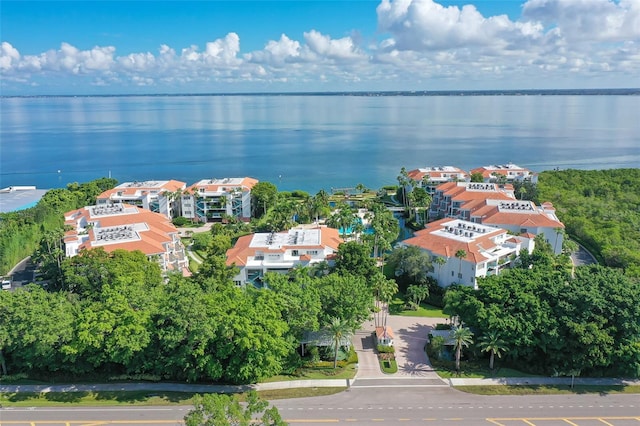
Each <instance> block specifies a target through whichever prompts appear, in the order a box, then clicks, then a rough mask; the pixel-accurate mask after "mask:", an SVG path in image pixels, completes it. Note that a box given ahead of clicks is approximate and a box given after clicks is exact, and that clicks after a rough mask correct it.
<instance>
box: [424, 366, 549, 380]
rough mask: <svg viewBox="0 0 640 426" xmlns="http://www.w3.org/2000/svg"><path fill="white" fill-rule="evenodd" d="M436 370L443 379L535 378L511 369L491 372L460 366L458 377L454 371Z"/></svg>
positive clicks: (532, 375) (497, 369)
mask: <svg viewBox="0 0 640 426" xmlns="http://www.w3.org/2000/svg"><path fill="white" fill-rule="evenodd" d="M434 368H436V372H437V373H438V375H439V376H440V377H442V378H443V379H493V378H496V377H537V376H536V375H535V374H527V373H523V372H522V371H518V370H514V369H513V368H506V367H504V368H496V369H495V370H494V371H493V372H492V371H491V370H489V368H482V367H480V368H473V367H470V368H466V366H464V365H463V366H462V371H461V372H460V374H459V375H458V374H457V373H456V371H455V370H449V369H446V370H445V369H440V368H438V367H435V366H434Z"/></svg>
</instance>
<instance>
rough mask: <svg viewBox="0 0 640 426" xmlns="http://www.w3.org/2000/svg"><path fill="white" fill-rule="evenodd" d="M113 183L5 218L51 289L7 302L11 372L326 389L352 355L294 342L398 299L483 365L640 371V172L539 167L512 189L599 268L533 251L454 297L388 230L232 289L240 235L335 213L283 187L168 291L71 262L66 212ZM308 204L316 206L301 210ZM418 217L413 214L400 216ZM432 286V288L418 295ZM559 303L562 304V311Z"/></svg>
mask: <svg viewBox="0 0 640 426" xmlns="http://www.w3.org/2000/svg"><path fill="white" fill-rule="evenodd" d="M115 184H116V182H115V180H113V179H107V178H102V179H98V180H96V181H92V182H88V183H82V184H78V183H73V184H69V185H68V186H67V188H66V189H55V190H51V191H49V192H48V193H47V194H45V196H44V197H43V199H42V200H41V201H40V202H39V203H38V205H36V207H33V208H30V209H28V210H25V211H21V212H14V213H9V214H2V215H0V218H1V219H2V220H0V251H2V252H0V255H2V256H1V257H2V259H3V262H5V263H11V262H13V260H11V259H14V258H16V257H18V258H20V256H17V254H18V253H23V254H24V253H26V254H33V255H34V256H33V258H34V260H35V261H36V262H37V263H38V264H39V269H40V273H41V274H42V275H43V277H45V278H46V279H47V281H45V282H46V283H48V287H47V288H46V289H45V288H43V286H42V285H41V286H38V285H35V286H31V287H29V288H28V290H29V291H12V292H6V291H3V292H0V322H1V323H3V324H7V325H8V326H7V327H6V328H3V330H0V364H1V368H2V369H1V370H0V375H1V376H2V377H6V376H7V375H10V376H13V377H21V379H19V381H21V380H30V379H41V378H43V377H48V378H55V380H56V381H58V382H60V381H61V380H62V381H69V379H73V378H74V377H76V378H77V377H83V378H86V379H87V380H92V378H93V379H97V380H99V377H105V376H106V377H115V376H118V377H125V378H131V379H134V378H135V377H149V378H151V379H152V380H153V381H156V380H158V381H180V382H186V383H201V382H206V383H235V384H247V383H256V382H262V381H265V380H267V381H268V380H269V378H271V377H275V376H277V375H279V374H283V375H285V376H289V377H291V378H292V379H294V380H295V379H296V377H298V378H300V377H301V376H303V375H305V374H307V373H306V372H305V371H306V369H309V368H311V369H313V368H314V367H317V368H320V369H322V370H324V371H325V372H328V374H325V375H326V376H327V378H332V376H339V377H342V376H341V374H343V373H344V374H347V375H351V374H352V372H351V371H348V372H347V371H344V370H352V366H353V364H354V363H355V362H357V358H355V359H354V358H353V354H352V353H350V352H347V351H344V350H335V351H334V348H336V346H339V345H335V344H329V345H328V346H321V345H319V346H313V347H311V348H309V349H308V350H307V351H305V353H300V352H299V351H298V350H297V349H296V347H297V346H296V342H298V341H300V339H301V337H302V335H303V332H304V331H306V330H330V329H331V326H332V324H333V326H334V328H333V331H332V332H331V333H335V334H332V335H333V336H334V337H335V338H336V339H337V340H335V341H339V338H338V337H336V336H344V335H345V333H348V332H349V331H353V330H355V329H357V328H358V327H359V325H360V324H361V323H362V322H363V321H364V320H365V319H366V318H368V317H369V316H370V315H371V313H372V312H375V313H376V314H377V313H378V312H379V309H377V308H376V306H377V307H379V306H380V305H379V303H380V302H385V303H390V304H391V306H392V307H393V310H392V312H397V313H400V314H404V313H405V312H406V311H407V310H414V311H415V312H416V313H415V314H416V315H419V316H422V315H429V312H437V311H438V309H442V308H443V307H444V314H442V315H443V316H447V317H457V318H459V319H460V320H462V321H464V323H465V324H466V325H468V326H470V327H473V329H474V332H475V333H477V334H478V336H475V337H473V339H475V338H476V337H477V343H478V344H477V345H476V341H475V340H473V341H472V340H471V339H470V340H468V341H467V343H466V345H465V347H464V348H462V349H461V351H460V353H462V354H463V355H464V356H463V359H468V360H473V361H474V362H486V360H487V359H488V358H489V355H490V354H489V352H491V356H492V357H493V355H494V354H495V353H497V352H500V353H501V354H502V355H504V356H505V363H504V364H502V365H503V366H504V367H505V368H515V369H518V368H519V367H520V368H522V366H527V368H529V369H531V371H526V372H525V373H527V374H547V375H552V374H554V373H557V374H560V375H567V374H571V375H577V376H581V377H586V376H589V375H590V374H593V375H594V376H596V377H597V376H602V375H607V374H610V375H612V376H619V375H620V374H628V375H630V376H634V375H635V376H636V377H637V376H640V349H638V347H639V346H638V345H639V344H640V325H639V324H638V323H637V318H638V317H640V311H639V309H640V308H639V307H638V306H635V305H633V301H634V300H636V301H637V300H640V299H639V298H640V228H638V227H637V223H640V222H639V221H640V217H639V216H640V169H612V170H601V171H582V170H563V171H558V170H556V171H546V172H542V173H540V177H539V184H538V186H537V187H536V188H531V187H529V188H526V189H525V191H522V192H518V191H517V190H516V193H518V194H520V196H522V197H528V199H532V200H534V201H535V202H536V203H537V204H540V202H542V201H552V202H553V204H554V206H555V207H556V210H557V214H558V216H559V217H560V219H561V221H563V222H564V223H565V224H566V225H567V233H568V234H569V236H570V237H572V238H576V240H578V241H579V242H580V243H581V244H583V245H585V246H587V247H588V248H589V249H590V250H593V251H594V254H596V255H597V256H598V259H599V260H600V261H601V262H602V263H603V265H599V266H591V267H581V268H576V269H577V271H576V272H575V273H574V272H573V271H571V270H570V268H569V269H568V268H567V265H566V264H565V263H562V262H561V261H560V258H559V257H555V256H554V255H553V254H552V250H551V249H550V248H549V247H545V246H544V244H540V247H539V248H538V245H536V250H537V251H535V252H534V254H533V255H532V256H531V257H530V258H527V262H530V263H527V264H526V265H524V266H523V267H518V268H514V270H513V272H511V271H509V273H505V274H504V276H503V275H500V276H493V277H488V278H487V279H485V280H482V283H481V285H480V290H478V291H473V290H472V289H471V290H469V288H465V287H462V286H452V287H449V288H447V290H446V291H445V290H443V289H442V288H439V287H437V285H436V287H433V285H432V284H433V283H428V282H423V281H420V280H421V276H422V275H424V274H422V275H420V274H418V275H420V276H418V275H415V276H414V275H412V274H411V273H409V270H408V269H406V270H400V271H401V273H398V271H399V269H397V268H398V266H397V265H396V266H394V262H401V261H402V262H406V261H407V259H408V258H407V257H405V258H401V257H399V256H400V255H398V253H399V252H396V253H395V254H394V250H393V248H392V242H393V241H394V240H395V239H396V238H397V237H398V232H399V230H398V229H397V224H395V225H394V224H393V223H392V222H393V221H388V224H387V225H388V228H385V227H382V225H380V226H381V227H380V228H379V231H377V234H376V235H377V236H375V237H373V236H368V237H367V238H369V239H363V240H362V241H353V242H348V243H345V244H342V245H341V246H340V249H339V252H338V255H337V258H336V266H335V268H334V269H333V270H331V271H329V272H328V273H326V272H322V273H320V272H319V271H318V270H312V269H308V270H307V269H304V270H294V271H292V272H291V273H289V274H288V275H280V274H274V275H270V276H268V277H265V279H266V280H267V281H268V282H269V288H270V289H271V291H261V290H255V289H252V288H248V289H246V290H241V289H238V288H236V287H235V285H234V284H233V282H232V277H233V276H234V275H235V270H234V268H230V267H227V266H226V264H225V261H226V258H225V253H226V250H227V249H228V248H229V247H230V246H231V244H232V242H233V240H234V239H236V238H238V237H239V236H240V235H246V234H248V233H251V232H255V231H256V230H262V229H267V227H269V228H268V229H270V230H275V229H279V228H280V227H287V226H292V220H291V217H292V214H291V213H292V212H293V211H296V212H298V213H297V218H298V220H300V221H305V220H307V221H313V220H314V217H317V216H322V217H327V216H329V215H331V210H332V208H331V207H330V206H329V199H330V197H329V195H328V194H326V193H324V194H320V193H319V194H316V196H310V195H309V194H306V193H304V192H303V191H292V192H278V191H277V188H276V187H275V185H273V184H269V183H268V182H265V183H264V185H262V188H261V190H262V191H256V194H255V196H257V197H262V198H260V199H259V200H260V203H256V205H262V206H269V207H268V208H266V207H265V208H264V211H260V212H258V214H257V215H256V216H257V217H256V218H255V221H254V222H252V223H250V224H247V223H241V222H233V221H232V222H230V223H228V224H227V225H224V226H223V225H215V226H213V227H212V229H211V232H210V233H209V234H208V235H209V239H208V240H207V241H205V242H202V241H199V243H200V245H202V247H200V248H199V250H200V251H199V253H200V254H201V257H202V258H203V259H202V263H201V264H199V269H198V272H197V273H195V274H194V276H193V277H191V278H186V277H179V276H169V277H168V280H165V279H164V278H163V277H162V275H161V272H160V270H159V267H158V266H157V265H156V264H154V263H153V262H150V261H149V260H148V259H147V258H146V257H145V256H144V255H142V253H136V252H131V253H130V252H122V251H117V252H114V254H112V255H108V254H106V253H105V252H104V251H101V250H90V251H88V252H86V253H83V254H82V255H79V256H76V257H74V258H69V259H65V257H64V251H63V248H62V246H61V244H60V241H61V236H62V232H63V227H62V225H63V224H62V217H61V215H62V213H63V212H66V211H69V210H73V209H75V208H78V207H82V206H85V205H91V204H92V200H95V197H96V196H97V195H98V194H99V193H101V192H102V191H104V190H106V189H109V188H112V187H113V186H115ZM267 184H268V185H267ZM385 188H386V189H385V190H384V191H380V193H381V194H383V195H382V196H381V197H380V198H383V199H386V200H393V199H396V200H397V199H399V198H401V197H402V196H406V194H404V193H403V190H402V189H401V187H395V195H394V196H393V197H390V196H389V194H390V193H392V192H393V190H392V189H391V187H385ZM362 192H365V193H366V194H367V196H366V197H365V196H362V197H359V198H358V197H351V201H353V200H354V199H356V200H358V201H359V202H362V203H372V204H371V205H370V207H371V209H372V211H373V212H375V215H378V219H380V220H383V219H384V221H387V219H388V214H389V212H388V210H386V209H384V208H380V207H375V206H376V205H377V204H376V201H375V200H376V199H377V198H379V197H378V195H376V194H377V193H378V192H376V191H371V190H366V191H364V190H363V191H362ZM313 201H316V202H318V204H313ZM342 201H344V200H342ZM380 205H382V206H384V204H383V203H380ZM300 206H307V208H308V210H304V211H303V210H296V209H299V207H300ZM334 209H336V210H338V211H341V210H344V212H347V213H349V214H350V215H349V217H350V218H351V221H353V217H352V216H351V214H352V211H351V207H350V206H347V205H346V204H345V203H344V202H340V201H339V200H338V201H337V202H336V205H335V206H334ZM414 214H415V212H414ZM411 216H412V212H411V209H408V212H407V214H406V219H407V220H411ZM374 217H375V216H374ZM381 223H382V222H381ZM384 223H387V222H384ZM387 225H385V226H387ZM378 251H380V253H385V252H389V256H388V259H389V262H388V263H387V264H386V265H385V264H384V262H383V263H382V264H378V262H376V260H375V259H374V258H372V257H371V252H374V253H375V252H378ZM9 254H10V255H11V256H9ZM405 255H406V256H410V255H411V253H409V252H407V253H405ZM414 258H415V259H417V258H418V257H414ZM420 262H422V266H421V268H420V269H419V270H420V271H424V270H425V269H424V268H426V269H428V268H430V267H432V265H431V264H430V260H429V259H422V260H420ZM13 263H15V262H13ZM1 266H2V267H4V268H6V266H7V265H4V264H3V265H1ZM382 266H384V272H385V274H386V275H385V274H383V273H382V268H381V267H382ZM525 269H526V270H525ZM550 283H559V284H558V285H555V284H554V285H551V284H550ZM563 283H564V285H562V284H563ZM424 287H428V291H427V292H426V293H420V292H417V290H419V289H421V288H423V289H424ZM565 287H566V288H565ZM569 287H570V288H569ZM374 299H375V301H376V305H375V306H374V304H373V303H374ZM558 300H561V301H562V304H555V302H554V301H558ZM614 300H617V302H616V303H613V301H614ZM423 301H424V302H426V303H428V304H430V305H433V306H429V305H426V304H423V303H422V302H423ZM628 302H630V303H631V304H629V303H628ZM407 307H409V308H407ZM414 308H415V309H414ZM403 311H404V312H403ZM480 313H482V315H480ZM554 315H557V316H554ZM523 318H524V320H523ZM569 319H571V321H569ZM491 324H502V325H504V326H505V327H506V328H505V330H502V331H501V333H502V334H501V336H500V339H497V340H495V341H494V342H493V343H490V345H491V346H481V345H480V343H481V342H482V341H483V340H482V339H483V338H486V337H487V336H485V335H483V334H482V332H483V331H484V330H485V329H489V328H491ZM523 324H525V325H527V326H526V327H524V326H523ZM540 330H543V331H544V332H545V333H544V336H542V337H540V336H539V334H540V333H539V331H540ZM536 336H538V337H536ZM540 338H542V339H543V340H544V342H541V341H539V340H540ZM594 339H595V340H594ZM539 344H546V345H548V347H547V348H546V349H541V348H540V347H538V345H539ZM634 345H635V346H634ZM483 347H484V348H485V349H486V348H490V347H491V348H493V349H491V350H490V351H486V350H481V348H483ZM634 347H635V348H636V349H635V350H634V349H633V348H634ZM516 348H517V350H516ZM432 349H433V348H432ZM436 350H439V349H436ZM338 355H339V356H338ZM532 360H539V362H538V363H537V364H536V363H534V362H532ZM447 362H451V360H450V358H449V360H448V361H447ZM464 362H467V361H463V365H464ZM463 368H464V367H463ZM549 368H552V369H553V371H551V370H548V371H547V369H549ZM622 368H623V369H624V371H622V370H621V369H622ZM634 368H635V370H634ZM166 371H171V372H172V373H171V374H170V375H167V373H166ZM21 375H22V376H21ZM5 383H6V382H5Z"/></svg>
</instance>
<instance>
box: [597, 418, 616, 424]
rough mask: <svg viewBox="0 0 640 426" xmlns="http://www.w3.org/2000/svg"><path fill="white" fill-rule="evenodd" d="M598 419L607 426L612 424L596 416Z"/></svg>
mask: <svg viewBox="0 0 640 426" xmlns="http://www.w3.org/2000/svg"><path fill="white" fill-rule="evenodd" d="M598 421H601V422H602V423H604V424H605V425H607V426H613V425H612V424H611V423H609V422H607V421H605V420H603V419H601V418H598Z"/></svg>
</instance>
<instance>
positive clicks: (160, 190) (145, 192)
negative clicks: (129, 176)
mask: <svg viewBox="0 0 640 426" xmlns="http://www.w3.org/2000/svg"><path fill="white" fill-rule="evenodd" d="M186 186H187V184H186V183H185V182H180V181H177V180H147V181H144V182H125V183H121V184H120V185H118V186H116V187H115V188H113V189H109V190H107V191H104V192H103V193H102V194H100V195H98V197H97V198H96V204H97V205H105V204H116V203H126V204H130V205H134V206H138V207H142V208H145V209H147V210H151V211H152V212H157V213H162V214H163V215H165V216H166V217H168V218H172V217H174V216H176V215H177V214H178V213H179V209H178V205H179V202H178V200H177V198H178V197H177V196H178V194H179V193H180V192H181V191H183V190H184V189H185V188H186Z"/></svg>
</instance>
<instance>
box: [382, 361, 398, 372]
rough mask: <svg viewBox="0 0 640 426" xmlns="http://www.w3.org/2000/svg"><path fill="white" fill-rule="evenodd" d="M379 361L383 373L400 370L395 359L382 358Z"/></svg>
mask: <svg viewBox="0 0 640 426" xmlns="http://www.w3.org/2000/svg"><path fill="white" fill-rule="evenodd" d="M379 362H380V369H381V370H382V372H383V373H386V374H394V373H397V372H398V363H397V362H396V360H395V359H392V360H388V361H383V360H380V361H379Z"/></svg>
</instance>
